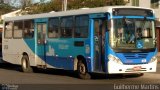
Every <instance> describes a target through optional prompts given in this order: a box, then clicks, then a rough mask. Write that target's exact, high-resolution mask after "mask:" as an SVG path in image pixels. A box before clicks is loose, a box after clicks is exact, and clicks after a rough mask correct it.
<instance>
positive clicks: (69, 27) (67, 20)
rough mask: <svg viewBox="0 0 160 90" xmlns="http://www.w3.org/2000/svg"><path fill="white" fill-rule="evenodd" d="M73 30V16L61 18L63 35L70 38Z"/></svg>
mask: <svg viewBox="0 0 160 90" xmlns="http://www.w3.org/2000/svg"><path fill="white" fill-rule="evenodd" d="M72 32H73V17H63V18H61V37H62V38H70V37H72Z"/></svg>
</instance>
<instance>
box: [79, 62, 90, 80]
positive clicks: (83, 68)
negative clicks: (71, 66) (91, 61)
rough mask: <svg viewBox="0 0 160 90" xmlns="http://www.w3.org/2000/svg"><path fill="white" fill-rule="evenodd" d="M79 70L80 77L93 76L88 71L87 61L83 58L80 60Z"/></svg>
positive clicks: (88, 77) (87, 77)
mask: <svg viewBox="0 0 160 90" xmlns="http://www.w3.org/2000/svg"><path fill="white" fill-rule="evenodd" d="M77 71H78V76H79V78H81V79H90V78H91V76H90V74H89V73H88V72H87V67H86V65H85V63H84V62H82V61H81V60H80V61H78V64H77Z"/></svg>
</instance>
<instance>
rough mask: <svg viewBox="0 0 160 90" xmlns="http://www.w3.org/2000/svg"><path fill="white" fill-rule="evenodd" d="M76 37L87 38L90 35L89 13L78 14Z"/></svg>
mask: <svg viewBox="0 0 160 90" xmlns="http://www.w3.org/2000/svg"><path fill="white" fill-rule="evenodd" d="M75 21H76V23H75V32H74V37H75V38H87V37H88V24H89V18H88V16H87V15H84V16H76V18H75Z"/></svg>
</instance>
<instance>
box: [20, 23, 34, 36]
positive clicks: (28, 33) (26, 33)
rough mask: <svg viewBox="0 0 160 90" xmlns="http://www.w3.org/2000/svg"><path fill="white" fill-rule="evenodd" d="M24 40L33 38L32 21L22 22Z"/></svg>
mask: <svg viewBox="0 0 160 90" xmlns="http://www.w3.org/2000/svg"><path fill="white" fill-rule="evenodd" d="M23 35H24V38H33V37H34V22H33V20H26V21H24V31H23Z"/></svg>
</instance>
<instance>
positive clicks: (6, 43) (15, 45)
mask: <svg viewBox="0 0 160 90" xmlns="http://www.w3.org/2000/svg"><path fill="white" fill-rule="evenodd" d="M30 43H31V42H30ZM33 45H34V44H33ZM24 52H25V53H27V54H28V56H29V60H30V61H33V60H34V52H33V51H32V50H31V49H30V47H29V46H28V45H27V44H26V43H25V40H23V39H4V40H3V60H4V61H6V62H9V63H13V64H21V59H22V56H23V53H24ZM30 64H31V66H34V65H35V63H34V62H30Z"/></svg>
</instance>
